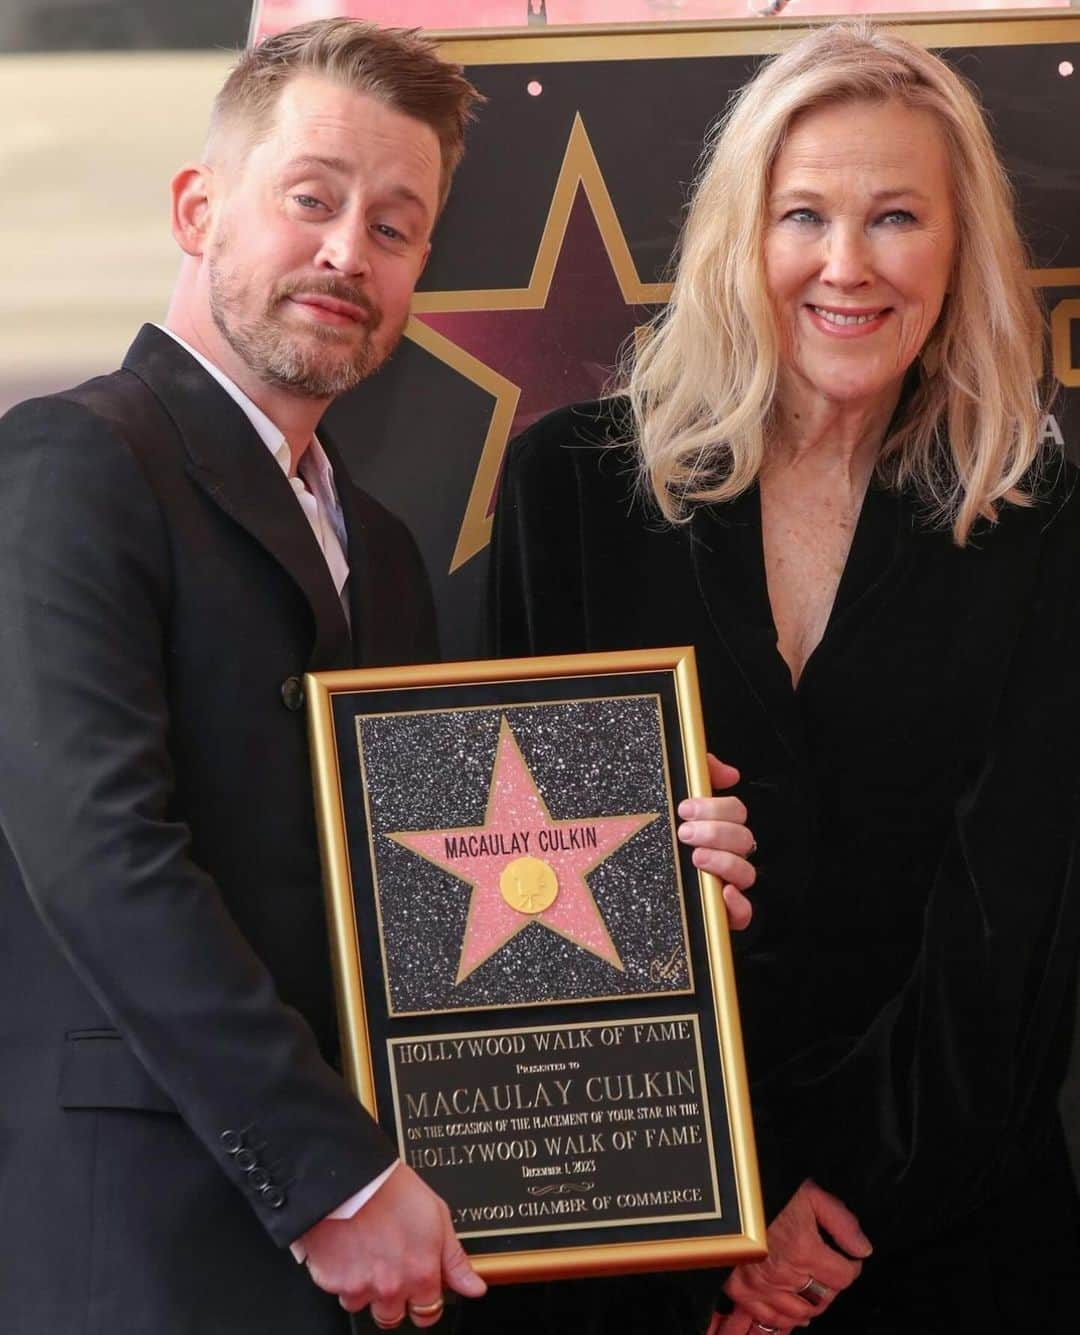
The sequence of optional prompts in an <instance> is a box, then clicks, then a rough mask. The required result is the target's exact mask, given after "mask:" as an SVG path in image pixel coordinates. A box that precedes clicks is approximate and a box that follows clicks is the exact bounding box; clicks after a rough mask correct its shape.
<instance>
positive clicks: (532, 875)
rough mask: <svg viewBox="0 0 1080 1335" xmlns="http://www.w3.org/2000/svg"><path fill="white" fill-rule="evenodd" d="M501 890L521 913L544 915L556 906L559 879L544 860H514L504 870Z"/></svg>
mask: <svg viewBox="0 0 1080 1335" xmlns="http://www.w3.org/2000/svg"><path fill="white" fill-rule="evenodd" d="M499 889H500V890H501V891H502V897H503V899H505V900H506V902H507V903H508V904H509V905H510V907H511V908H512V909H517V911H518V913H543V911H544V910H545V909H549V908H551V906H552V904H554V903H555V896H556V895H557V894H558V893H559V878H558V877H557V876H556V875H555V872H554V871H553V870H552V868H551V867H549V866H548V864H547V863H546V862H545V861H544V860H543V858H515V859H514V860H513V862H508V863H507V864H506V866H505V867H504V868H503V870H502V875H501V876H500V877H499Z"/></svg>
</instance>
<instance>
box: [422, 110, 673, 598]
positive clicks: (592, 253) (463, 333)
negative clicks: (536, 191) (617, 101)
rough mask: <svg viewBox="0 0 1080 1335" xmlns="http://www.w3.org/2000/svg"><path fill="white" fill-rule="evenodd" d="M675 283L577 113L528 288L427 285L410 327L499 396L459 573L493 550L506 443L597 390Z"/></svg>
mask: <svg viewBox="0 0 1080 1335" xmlns="http://www.w3.org/2000/svg"><path fill="white" fill-rule="evenodd" d="M670 292H671V285H670V284H668V283H643V282H642V281H641V279H640V278H639V276H638V272H637V266H636V265H635V264H634V260H633V256H632V255H631V254H630V248H629V246H628V245H627V243H626V237H625V236H624V234H623V230H622V226H621V224H620V222H619V219H618V215H617V214H616V212H615V206H614V204H613V203H612V201H611V195H610V194H609V193H608V188H607V185H606V183H605V181H604V178H603V175H602V173H601V171H600V166H599V163H598V162H597V160H596V155H595V153H594V152H593V148H592V145H591V143H590V142H589V136H588V134H587V133H586V130H585V125H584V123H583V121H582V119H581V117H580V115H577V116H575V117H574V124H573V127H572V129H571V131H570V138H569V140H568V141H567V145H566V153H565V154H564V156H563V163H562V167H561V169H560V171H559V177H558V180H557V181H556V184H555V192H554V194H553V196H552V199H551V205H550V208H549V209H548V217H547V222H546V223H545V225H544V230H543V234H542V235H541V238H540V244H539V247H538V249H537V252H536V259H535V261H534V263H533V270H532V276H531V278H530V280H529V285H528V287H524V288H490V289H489V288H483V289H477V290H472V291H461V292H420V293H417V295H416V298H415V300H414V302H413V316H412V319H411V320H410V321H409V324H408V327H407V328H406V331H405V332H406V334H407V335H408V337H409V338H411V339H412V340H413V341H414V342H415V343H418V344H419V345H420V346H421V347H422V348H424V349H426V350H427V351H428V352H430V353H432V354H433V355H434V356H436V357H438V358H440V360H442V361H444V362H446V363H447V364H448V365H449V366H452V367H453V368H454V369H455V370H456V371H458V372H460V373H461V374H462V375H464V376H465V377H466V378H467V379H469V380H471V381H472V382H473V383H474V384H476V385H479V386H480V387H481V388H482V389H484V390H486V391H487V392H488V393H489V394H491V395H492V397H493V398H494V400H495V405H494V409H493V411H492V414H491V420H490V423H489V426H488V430H487V435H486V437H485V440H484V445H483V448H482V450H481V453H480V461H479V464H478V465H477V469H476V475H475V477H474V479H473V484H472V488H471V490H470V493H469V500H468V503H467V505H466V509H465V516H464V518H463V520H462V523H461V528H460V530H459V532H458V538H457V543H456V546H455V548H454V554H453V556H452V558H451V562H450V571H451V573H453V571H455V570H456V569H457V568H458V567H459V566H461V565H463V564H464V563H465V562H466V561H468V560H469V558H470V557H472V556H475V555H476V553H477V552H479V551H482V550H483V548H484V547H486V546H487V543H488V539H489V538H490V536H491V517H492V512H493V510H494V503H495V494H496V491H497V489H498V483H499V475H500V473H501V471H502V460H503V454H504V452H505V449H506V443H507V441H508V440H509V439H510V438H511V436H513V435H514V434H515V433H516V432H518V431H520V430H522V429H523V428H524V427H526V426H528V425H529V423H530V422H533V421H535V420H536V419H537V418H538V417H540V416H542V414H544V413H546V412H549V411H550V410H551V409H552V408H557V407H559V406H561V405H562V404H565V403H572V402H574V401H575V400H577V399H587V398H595V397H596V395H597V394H599V393H600V392H601V391H602V390H603V389H604V387H605V386H606V384H607V381H608V379H609V378H610V375H611V368H612V366H613V364H614V362H615V358H616V355H617V353H618V350H619V347H620V345H621V344H622V343H623V341H624V340H625V339H626V337H627V335H629V334H630V333H632V332H633V330H634V329H635V328H636V327H637V326H639V325H640V324H641V323H642V322H643V320H644V319H645V318H647V315H648V311H647V310H646V309H645V308H647V307H650V306H656V305H658V304H660V303H663V302H665V301H667V299H668V297H669V295H670Z"/></svg>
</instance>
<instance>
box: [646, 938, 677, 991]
mask: <svg viewBox="0 0 1080 1335" xmlns="http://www.w3.org/2000/svg"><path fill="white" fill-rule="evenodd" d="M682 971H683V948H682V946H676V947H675V949H674V950H673V951H672V952H671V954H670V955H669V956H668V957H667V959H664V958H663V957H662V956H659V955H658V956H657V957H656V959H654V960H653V961H652V963H651V964H650V965H649V977H650V979H651V980H652V981H653V982H654V983H670V982H671V981H672V979H674V978H678V976H679V974H681V973H682Z"/></svg>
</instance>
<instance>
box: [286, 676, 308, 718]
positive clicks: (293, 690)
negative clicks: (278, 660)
mask: <svg viewBox="0 0 1080 1335" xmlns="http://www.w3.org/2000/svg"><path fill="white" fill-rule="evenodd" d="M281 703H282V704H283V705H284V706H285V708H286V709H293V710H296V709H302V708H303V707H304V683H303V682H302V681H301V680H300V678H299V677H286V678H285V680H284V681H283V682H282V683H281Z"/></svg>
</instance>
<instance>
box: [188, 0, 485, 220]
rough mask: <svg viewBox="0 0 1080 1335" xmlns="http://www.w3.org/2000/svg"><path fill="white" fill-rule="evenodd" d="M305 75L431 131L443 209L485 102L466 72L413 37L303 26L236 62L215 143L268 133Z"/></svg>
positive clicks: (353, 24) (354, 25) (341, 26)
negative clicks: (228, 136) (238, 131)
mask: <svg viewBox="0 0 1080 1335" xmlns="http://www.w3.org/2000/svg"><path fill="white" fill-rule="evenodd" d="M302 74H318V75H322V76H323V77H324V78H327V79H331V80H333V81H334V82H335V83H339V84H341V85H342V86H343V87H345V88H350V89H353V90H354V91H356V92H359V93H366V94H367V95H368V96H369V97H373V98H375V99H377V100H378V101H379V102H382V103H384V104H385V105H386V106H388V107H391V108H393V109H394V110H395V111H400V112H401V113H403V114H404V115H406V116H412V117H413V118H414V119H415V120H418V121H421V122H422V123H423V124H425V125H429V126H430V127H431V128H432V130H434V131H435V134H436V135H437V136H438V140H439V149H440V153H441V160H442V170H441V173H440V181H439V205H440V207H441V206H442V204H443V203H444V202H445V200H446V196H447V193H448V191H449V189H450V181H451V179H452V177H453V175H454V170H455V168H456V167H457V165H458V163H459V162H460V161H461V155H462V153H463V152H464V150H465V126H466V124H467V123H468V122H469V120H471V118H472V108H473V107H474V106H475V105H476V104H477V103H478V102H480V101H482V100H483V99H482V98H481V96H480V94H479V93H478V92H477V91H476V89H475V88H474V87H473V86H472V84H471V83H470V82H469V81H468V79H466V78H465V76H464V74H463V73H462V70H461V66H460V65H451V64H448V63H447V62H446V61H444V60H440V59H439V56H438V55H437V54H436V51H435V47H434V45H433V44H432V43H431V42H429V41H427V40H426V39H425V38H423V37H421V36H420V35H419V34H418V33H417V32H415V31H406V30H405V29H403V28H379V27H376V26H375V25H374V24H372V23H361V22H358V21H356V20H354V19H318V20H316V21H315V22H312V23H301V24H299V25H298V26H297V27H295V28H288V29H286V30H285V31H284V32H280V33H277V34H276V35H275V36H273V37H267V38H266V39H265V41H262V42H260V43H259V44H258V46H253V47H249V48H248V49H247V50H246V51H245V52H244V53H243V55H242V56H241V57H240V59H239V60H238V61H237V62H236V64H235V65H234V66H233V68H232V71H231V72H230V74H229V77H228V78H227V79H226V80H225V83H224V85H223V86H222V88H221V91H220V92H219V93H218V95H217V97H216V98H215V99H214V109H213V114H212V117H211V122H210V139H211V143H212V142H213V140H214V138H215V137H216V136H217V134H218V133H220V132H221V131H222V130H225V129H226V128H231V127H232V126H235V125H242V126H244V128H246V129H249V130H250V132H251V133H252V134H253V135H254V137H255V138H256V139H257V138H258V137H259V136H260V135H261V134H263V133H265V131H266V129H267V127H268V125H269V123H270V118H271V114H272V112H273V109H274V107H275V106H276V104H277V100H278V98H279V97H280V95H281V92H282V89H283V88H284V87H285V85H286V84H287V83H288V82H289V81H290V80H291V79H293V78H296V77H297V76H298V75H302Z"/></svg>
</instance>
